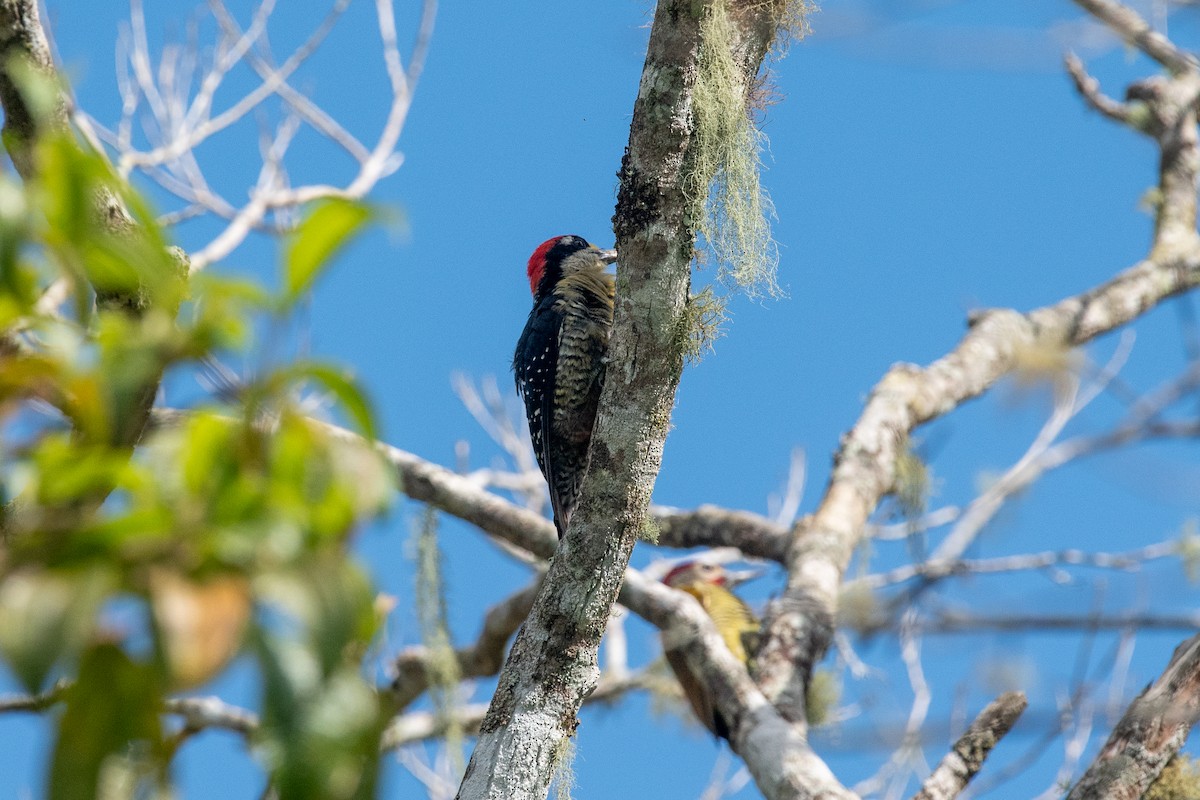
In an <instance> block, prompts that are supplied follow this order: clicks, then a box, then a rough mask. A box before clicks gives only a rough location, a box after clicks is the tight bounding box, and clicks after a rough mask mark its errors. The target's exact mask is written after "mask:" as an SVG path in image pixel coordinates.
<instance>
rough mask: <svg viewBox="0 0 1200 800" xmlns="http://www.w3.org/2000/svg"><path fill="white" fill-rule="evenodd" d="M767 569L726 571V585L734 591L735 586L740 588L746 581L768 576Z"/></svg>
mask: <svg viewBox="0 0 1200 800" xmlns="http://www.w3.org/2000/svg"><path fill="white" fill-rule="evenodd" d="M766 574H767V571H766V570H765V569H739V570H725V585H726V586H728V587H729V588H730V589H732V588H733V587H735V586H740V585H741V584H743V583H745V582H746V581H752V580H754V579H755V578H761V577H762V576H763V575H766Z"/></svg>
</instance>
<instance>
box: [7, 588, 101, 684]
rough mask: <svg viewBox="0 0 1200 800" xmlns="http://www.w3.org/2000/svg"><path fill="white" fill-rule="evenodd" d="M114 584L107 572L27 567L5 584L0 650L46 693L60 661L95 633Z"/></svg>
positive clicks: (23, 678) (21, 675)
mask: <svg viewBox="0 0 1200 800" xmlns="http://www.w3.org/2000/svg"><path fill="white" fill-rule="evenodd" d="M111 588H112V581H111V580H110V579H109V577H108V574H107V573H106V572H104V571H103V570H99V569H91V570H71V571H68V570H60V571H54V572H51V571H47V570H38V569H32V568H31V569H22V570H18V571H16V572H10V573H9V574H7V575H5V576H4V578H3V581H2V582H0V652H3V654H4V658H5V660H7V661H8V664H9V666H10V667H12V670H13V672H14V673H16V676H17V678H19V679H20V681H21V683H22V684H23V685H24V687H25V688H26V689H27V690H28V691H30V692H38V691H41V690H42V689H43V688H44V687H45V685H46V679H47V678H48V677H49V676H50V673H51V671H52V670H53V669H54V667H55V665H56V664H58V663H59V661H61V660H62V659H64V658H69V657H71V656H73V655H75V654H76V653H77V652H78V651H79V650H80V649H82V647H83V645H84V643H85V642H86V641H87V640H88V639H89V638H90V637H91V635H92V631H93V630H94V629H95V625H96V612H97V610H98V609H99V607H100V604H101V602H103V600H104V598H105V597H106V596H107V595H108V593H109V591H110V590H111Z"/></svg>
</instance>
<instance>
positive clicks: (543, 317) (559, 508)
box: [513, 296, 566, 538]
mask: <svg viewBox="0 0 1200 800" xmlns="http://www.w3.org/2000/svg"><path fill="white" fill-rule="evenodd" d="M554 304H555V301H554V298H553V297H552V296H547V297H544V298H542V300H541V302H539V303H538V304H537V305H535V306H534V307H533V310H532V311H531V312H529V320H528V321H527V322H526V323H525V330H524V331H522V332H521V338H520V339H518V340H517V351H516V353H515V354H514V355H513V373H514V377H515V378H516V381H517V393H518V394H520V395H521V396H522V397H523V398H524V399H525V418H526V419H527V420H528V421H529V438H530V439H531V440H532V442H533V453H534V455H535V456H537V462H538V467H540V468H541V470H542V475H543V476H544V477H545V478H546V483H547V484H548V485H549V487H550V505H551V508H553V510H554V524H555V526H556V527H558V535H559V537H560V538H561V537H562V535H563V532H564V531H563V526H564V525H565V523H566V518H565V516H564V514H563V511H564V509H563V505H564V502H563V501H564V500H565V498H562V497H560V496H559V493H558V492H557V491H556V489H555V486H556V483H557V482H556V481H555V480H554V478H553V474H554V472H553V470H552V465H551V458H550V443H551V437H552V433H551V430H550V426H551V425H552V424H553V420H554V391H555V373H556V370H557V367H558V345H559V332H560V330H561V328H562V323H563V314H562V312H560V311H557V310H556V309H555V308H554Z"/></svg>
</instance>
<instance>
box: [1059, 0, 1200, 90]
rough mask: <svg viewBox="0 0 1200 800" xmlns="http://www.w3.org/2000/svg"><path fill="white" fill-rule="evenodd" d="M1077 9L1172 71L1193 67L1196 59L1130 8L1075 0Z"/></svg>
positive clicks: (1108, 0)
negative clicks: (1085, 12) (1078, 7)
mask: <svg viewBox="0 0 1200 800" xmlns="http://www.w3.org/2000/svg"><path fill="white" fill-rule="evenodd" d="M1075 2H1076V4H1078V5H1079V6H1080V7H1081V8H1083V9H1084V10H1086V11H1087V12H1088V13H1090V14H1091V15H1092V16H1094V17H1096V18H1097V19H1099V20H1100V21H1102V22H1103V23H1104V24H1106V25H1108V27H1109V28H1111V29H1112V31H1113V32H1114V33H1116V34H1117V35H1118V36H1120V37H1121V38H1122V39H1124V40H1125V41H1126V42H1128V43H1129V44H1131V45H1134V46H1135V47H1137V49H1139V50H1141V51H1142V52H1143V53H1145V54H1146V55H1148V56H1149V57H1150V58H1152V59H1154V60H1155V61H1157V62H1158V63H1160V64H1162V65H1163V66H1164V67H1166V68H1167V69H1169V70H1171V71H1172V72H1187V71H1189V70H1194V69H1195V68H1196V65H1197V63H1196V59H1195V57H1193V56H1192V55H1191V54H1190V53H1186V52H1184V51H1182V50H1180V49H1179V48H1178V47H1176V46H1175V44H1174V43H1173V42H1171V40H1170V39H1168V38H1167V37H1166V36H1163V35H1162V34H1161V33H1159V32H1158V31H1156V30H1154V29H1153V28H1152V27H1151V26H1150V23H1148V22H1146V20H1144V19H1142V17H1141V15H1140V14H1138V13H1137V12H1136V11H1134V10H1133V9H1132V8H1130V7H1128V6H1126V5H1123V4H1121V3H1118V2H1115V0H1075Z"/></svg>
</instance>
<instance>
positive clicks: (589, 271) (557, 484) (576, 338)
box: [513, 236, 617, 539]
mask: <svg viewBox="0 0 1200 800" xmlns="http://www.w3.org/2000/svg"><path fill="white" fill-rule="evenodd" d="M616 260H617V254H616V251H615V250H601V249H600V248H599V247H596V246H595V245H593V244H589V243H588V242H587V241H586V240H584V239H583V238H581V237H579V236H556V237H554V238H553V239H547V240H546V241H544V242H542V243H541V245H539V246H538V248H537V249H536V250H534V251H533V255H532V256H530V257H529V265H528V268H527V271H528V274H529V291H530V292H532V293H533V310H532V311H530V312H529V320H528V321H527V322H526V323H525V330H524V331H522V332H521V338H520V339H518V340H517V351H516V353H515V354H514V355H513V373H514V374H515V376H516V380H517V392H518V394H520V395H521V396H522V397H523V398H524V399H525V418H526V420H528V422H529V437H530V439H531V440H532V441H533V452H534V454H535V455H536V456H537V462H538V466H539V467H541V469H542V475H544V476H545V478H546V483H547V484H549V486H550V506H551V508H552V509H553V511H554V526H555V527H556V528H557V529H558V538H560V539H561V538H562V537H563V534H564V533H566V531H567V525H568V524H570V522H571V512H572V511H574V509H575V503H576V501H577V499H578V498H579V487H580V485H581V484H582V483H583V475H584V473H585V472H587V466H588V447H589V445H590V443H591V439H592V426H593V424H595V422H596V407H597V405H598V403H599V401H600V389H601V387H602V386H603V385H604V369H605V365H606V362H607V353H608V335H609V332H610V331H611V330H612V320H613V295H614V281H613V276H612V275H610V274H609V273H608V272H606V271H605V267H606V266H607V265H609V264H611V263H612V262H614V261H616Z"/></svg>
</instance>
